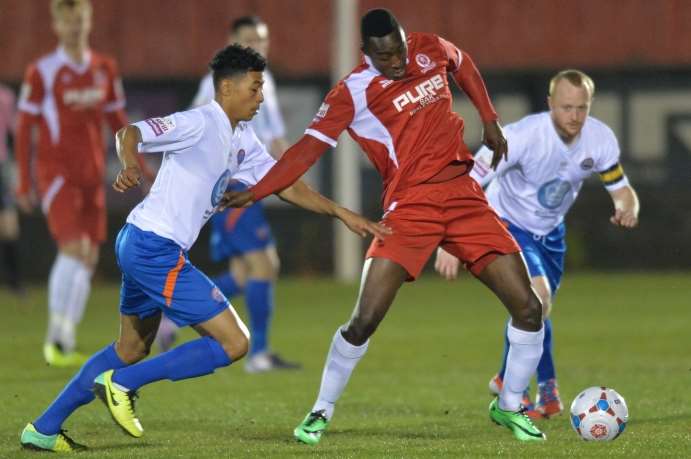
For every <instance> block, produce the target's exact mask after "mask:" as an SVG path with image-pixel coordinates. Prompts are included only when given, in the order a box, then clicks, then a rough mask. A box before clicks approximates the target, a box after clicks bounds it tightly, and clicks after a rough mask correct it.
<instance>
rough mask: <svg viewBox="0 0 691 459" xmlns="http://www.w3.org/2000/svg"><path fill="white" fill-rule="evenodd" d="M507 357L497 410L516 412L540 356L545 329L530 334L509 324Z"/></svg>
mask: <svg viewBox="0 0 691 459" xmlns="http://www.w3.org/2000/svg"><path fill="white" fill-rule="evenodd" d="M507 335H508V337H509V343H510V345H511V346H510V347H509V355H508V357H507V359H506V372H505V373H504V387H503V388H502V390H501V394H499V408H501V409H502V410H509V411H518V410H519V409H520V406H521V400H522V399H523V392H524V391H525V390H526V388H527V387H528V384H529V383H530V378H531V377H532V376H533V375H534V374H535V370H536V369H537V364H538V363H539V362H540V357H541V356H542V341H543V339H544V337H545V328H544V327H542V328H541V329H540V330H539V331H536V332H531V331H525V330H519V329H518V328H515V327H514V326H513V324H511V323H509V327H508V333H507Z"/></svg>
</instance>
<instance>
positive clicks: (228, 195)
mask: <svg viewBox="0 0 691 459" xmlns="http://www.w3.org/2000/svg"><path fill="white" fill-rule="evenodd" d="M252 204H254V195H253V194H252V192H251V191H249V190H245V191H226V192H225V193H223V197H222V198H221V202H220V203H219V204H218V209H219V210H225V209H227V208H228V207H249V206H251V205H252Z"/></svg>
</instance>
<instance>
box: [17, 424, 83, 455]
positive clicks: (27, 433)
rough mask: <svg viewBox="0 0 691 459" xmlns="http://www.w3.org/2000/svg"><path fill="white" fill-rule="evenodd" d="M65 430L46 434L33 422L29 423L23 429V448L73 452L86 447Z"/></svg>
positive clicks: (21, 441)
mask: <svg viewBox="0 0 691 459" xmlns="http://www.w3.org/2000/svg"><path fill="white" fill-rule="evenodd" d="M65 432H66V431H65V430H61V431H60V432H58V433H56V434H54V435H44V434H42V433H41V432H39V431H38V430H36V428H35V427H34V425H33V424H31V423H29V424H27V425H26V427H24V430H22V436H21V438H20V439H19V442H20V443H21V444H22V448H25V449H32V450H35V451H53V452H55V453H73V452H76V451H83V450H85V449H86V446H84V445H80V444H79V443H77V442H76V441H74V440H72V439H71V438H70V437H68V436H67V434H66V433H65Z"/></svg>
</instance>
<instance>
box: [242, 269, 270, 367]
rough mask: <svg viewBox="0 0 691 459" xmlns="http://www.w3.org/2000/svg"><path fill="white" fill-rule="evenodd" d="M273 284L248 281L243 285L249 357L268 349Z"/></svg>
mask: <svg viewBox="0 0 691 459" xmlns="http://www.w3.org/2000/svg"><path fill="white" fill-rule="evenodd" d="M273 294H274V292H273V283H272V282H271V281H268V280H263V279H248V280H247V284H245V303H247V310H248V312H249V314H248V315H249V318H250V336H251V337H252V339H251V340H250V355H254V354H257V353H259V352H264V351H266V350H267V349H268V347H269V324H270V323H271V316H272V315H273V309H274V308H273V303H274V301H273Z"/></svg>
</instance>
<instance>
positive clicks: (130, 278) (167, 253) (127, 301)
mask: <svg viewBox="0 0 691 459" xmlns="http://www.w3.org/2000/svg"><path fill="white" fill-rule="evenodd" d="M115 258H116V260H117V262H118V266H120V270H121V271H122V286H121V288H120V312H121V313H122V314H124V315H136V316H138V317H139V318H140V319H145V318H147V317H151V316H153V315H155V314H158V313H159V312H162V313H163V314H165V315H166V316H167V317H169V318H170V319H171V320H172V321H173V322H175V324H176V325H178V326H180V327H183V326H186V325H195V324H198V323H202V322H205V321H207V320H209V319H211V318H213V317H215V316H216V315H218V314H220V313H221V312H223V310H225V309H227V308H228V306H229V303H228V300H227V299H226V298H225V296H223V293H221V291H220V290H219V289H218V287H216V285H214V283H213V282H212V281H211V280H210V279H209V278H208V277H207V276H206V275H205V274H204V273H202V272H201V271H200V270H199V269H197V268H196V267H195V266H194V265H193V264H192V263H190V260H189V256H188V255H187V253H186V252H185V251H183V250H182V248H181V247H180V246H179V245H177V244H176V243H175V242H173V241H172V240H170V239H166V238H164V237H161V236H158V235H157V234H155V233H152V232H150V231H143V230H141V229H139V228H137V227H136V226H135V225H132V224H130V223H128V224H126V225H125V226H124V227H123V228H122V229H121V230H120V233H119V234H118V237H117V239H116V241H115Z"/></svg>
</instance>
